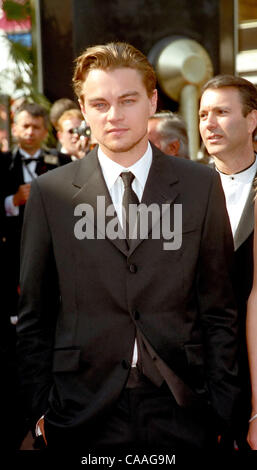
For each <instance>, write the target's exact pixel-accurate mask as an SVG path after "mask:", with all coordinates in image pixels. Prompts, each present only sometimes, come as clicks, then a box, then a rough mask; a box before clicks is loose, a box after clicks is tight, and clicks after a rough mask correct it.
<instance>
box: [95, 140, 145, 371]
mask: <svg viewBox="0 0 257 470" xmlns="http://www.w3.org/2000/svg"><path fill="white" fill-rule="evenodd" d="M152 159H153V153H152V148H151V146H150V144H149V143H148V147H147V150H146V152H145V154H144V155H143V156H142V157H141V158H140V159H139V160H138V161H137V162H136V163H134V164H133V165H131V166H130V167H127V168H124V167H123V166H122V165H119V163H116V162H114V161H113V160H111V159H110V158H109V157H107V156H106V155H105V154H104V153H103V151H102V150H101V149H100V147H99V148H98V160H99V163H100V166H101V169H102V172H103V176H104V179H105V182H106V186H107V188H108V190H109V193H110V196H111V199H112V202H113V205H114V208H115V210H116V212H117V216H118V219H119V222H120V224H121V226H122V198H123V194H124V184H123V181H122V178H121V176H120V174H121V173H122V172H125V171H131V172H132V173H133V175H135V178H134V180H133V182H132V189H133V191H135V193H136V195H137V197H138V200H139V202H141V199H142V195H143V192H144V188H145V183H146V180H147V178H148V173H149V170H150V167H151V164H152ZM137 358H138V351H137V342H136V341H135V345H134V351H133V358H132V364H131V365H132V367H136V364H137Z"/></svg>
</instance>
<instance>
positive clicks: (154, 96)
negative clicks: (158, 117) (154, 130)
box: [149, 89, 158, 117]
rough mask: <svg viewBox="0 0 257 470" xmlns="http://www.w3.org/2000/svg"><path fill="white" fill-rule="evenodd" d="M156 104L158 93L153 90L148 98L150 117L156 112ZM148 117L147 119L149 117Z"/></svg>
mask: <svg viewBox="0 0 257 470" xmlns="http://www.w3.org/2000/svg"><path fill="white" fill-rule="evenodd" d="M157 102H158V92H157V90H156V89H155V90H154V91H153V94H152V96H151V98H150V108H151V109H150V116H153V115H154V113H155V112H156V109H157ZM150 116H149V117H150Z"/></svg>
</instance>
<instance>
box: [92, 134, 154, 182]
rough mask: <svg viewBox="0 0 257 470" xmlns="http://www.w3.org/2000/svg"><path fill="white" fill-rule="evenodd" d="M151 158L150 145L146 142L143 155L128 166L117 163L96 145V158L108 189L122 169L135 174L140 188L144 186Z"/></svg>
mask: <svg viewBox="0 0 257 470" xmlns="http://www.w3.org/2000/svg"><path fill="white" fill-rule="evenodd" d="M152 158H153V152H152V147H151V145H150V144H149V142H148V146H147V150H146V152H145V153H144V155H143V156H142V157H141V158H140V159H139V160H137V161H136V163H134V164H133V165H131V166H130V167H128V168H124V167H123V166H122V165H120V164H119V163H116V162H114V161H113V160H111V159H110V158H109V157H107V156H106V155H105V154H104V153H103V151H102V150H101V148H100V147H98V160H99V163H100V166H101V169H102V172H103V175H104V179H105V182H106V185H107V187H108V189H109V190H110V189H111V188H112V186H113V185H114V184H115V182H116V180H117V178H118V177H119V176H120V174H121V173H122V172H123V171H131V172H132V173H133V174H134V175H135V178H136V179H137V180H138V182H139V184H140V185H141V186H142V188H144V187H145V183H146V180H147V177H148V173H149V170H150V166H151V164H152Z"/></svg>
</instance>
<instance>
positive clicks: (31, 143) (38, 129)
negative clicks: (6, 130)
mask: <svg viewBox="0 0 257 470" xmlns="http://www.w3.org/2000/svg"><path fill="white" fill-rule="evenodd" d="M47 134H48V131H47V129H46V128H45V124H44V119H43V117H41V116H38V117H33V116H31V115H30V114H29V113H28V112H27V111H22V112H21V113H20V114H18V116H17V121H16V122H15V123H14V125H13V135H14V137H15V138H16V140H17V142H18V144H19V146H20V147H21V148H22V149H23V150H25V152H27V153H29V154H30V155H33V154H34V153H35V152H36V151H37V150H39V149H40V147H41V145H42V142H43V140H44V139H45V138H46V136H47Z"/></svg>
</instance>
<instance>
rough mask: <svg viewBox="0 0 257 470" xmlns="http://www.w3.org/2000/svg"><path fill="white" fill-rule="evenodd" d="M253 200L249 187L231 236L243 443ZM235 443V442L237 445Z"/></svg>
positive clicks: (238, 424)
mask: <svg viewBox="0 0 257 470" xmlns="http://www.w3.org/2000/svg"><path fill="white" fill-rule="evenodd" d="M254 197H255V190H254V188H252V190H251V191H250V194H249V196H248V199H247V201H246V204H245V207H244V210H243V213H242V217H241V219H240V222H239V225H238V228H237V230H236V233H235V236H234V245H235V267H234V273H233V277H234V285H235V293H236V299H237V305H238V318H239V323H238V325H239V381H240V388H241V394H240V397H239V401H238V405H237V406H236V408H235V414H234V425H233V431H234V433H235V436H236V438H237V441H239V439H240V436H242V442H244V443H245V442H246V441H245V437H246V433H247V430H248V419H249V418H250V413H251V383H250V372H249V365H248V355H247V346H246V307H247V299H248V297H249V295H250V292H251V288H252V282H253V231H254ZM238 443H239V442H238Z"/></svg>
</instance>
